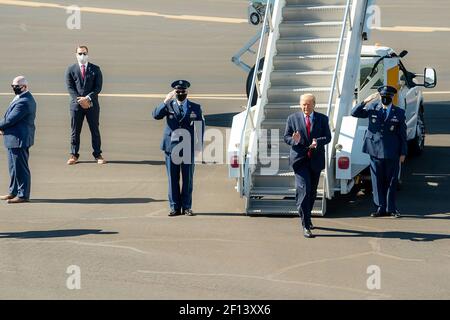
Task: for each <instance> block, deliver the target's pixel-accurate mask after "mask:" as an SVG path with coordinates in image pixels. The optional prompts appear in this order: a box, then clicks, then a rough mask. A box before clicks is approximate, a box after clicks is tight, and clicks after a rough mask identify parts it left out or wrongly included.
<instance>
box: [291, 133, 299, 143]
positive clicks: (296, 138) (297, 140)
mask: <svg viewBox="0 0 450 320" xmlns="http://www.w3.org/2000/svg"><path fill="white" fill-rule="evenodd" d="M292 139H294V142H295V144H299V143H300V140H301V136H300V132H298V131H295V132H294V134H293V135H292Z"/></svg>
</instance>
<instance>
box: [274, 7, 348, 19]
mask: <svg viewBox="0 0 450 320" xmlns="http://www.w3.org/2000/svg"><path fill="white" fill-rule="evenodd" d="M345 7H346V6H345V5H320V4H319V5H305V4H287V5H286V6H285V7H284V8H283V13H282V14H283V21H290V20H291V21H292V20H293V21H301V20H303V21H310V20H319V19H320V20H324V21H336V20H341V21H342V20H343V18H344V12H345Z"/></svg>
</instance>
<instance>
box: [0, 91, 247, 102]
mask: <svg viewBox="0 0 450 320" xmlns="http://www.w3.org/2000/svg"><path fill="white" fill-rule="evenodd" d="M32 94H33V96H35V97H68V96H69V94H68V93H45V92H32ZM166 95H167V94H166V93H164V94H162V93H156V94H145V93H101V94H100V97H109V98H140V99H164V98H165V97H166ZM0 96H11V99H12V98H13V97H14V94H13V93H10V92H1V93H0ZM189 98H192V99H204V100H247V96H246V95H244V94H231V93H218V94H190V95H189Z"/></svg>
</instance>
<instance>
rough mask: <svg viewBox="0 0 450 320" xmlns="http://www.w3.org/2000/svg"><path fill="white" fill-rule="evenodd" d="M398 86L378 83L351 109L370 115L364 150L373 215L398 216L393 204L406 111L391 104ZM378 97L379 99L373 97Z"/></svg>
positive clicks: (404, 142)
mask: <svg viewBox="0 0 450 320" xmlns="http://www.w3.org/2000/svg"><path fill="white" fill-rule="evenodd" d="M396 93H397V90H396V89H395V88H394V87H391V86H381V87H379V88H378V93H375V94H372V95H370V96H369V97H368V98H366V99H365V100H364V101H363V102H361V103H360V104H359V105H357V106H355V107H354V108H353V110H352V116H354V117H357V118H369V125H368V128H367V131H366V133H365V136H364V144H363V152H364V153H367V154H369V155H370V174H371V179H372V189H373V202H374V203H375V206H376V207H377V210H376V212H374V213H372V214H371V216H372V217H380V216H383V215H390V216H393V217H395V218H398V217H400V213H399V212H398V210H397V207H396V204H395V193H396V190H397V183H398V174H399V169H400V163H403V162H404V161H405V157H406V152H407V140H406V121H405V111H404V110H403V109H401V108H398V107H396V106H395V105H393V104H392V98H393V97H394V96H395V94H396ZM379 97H381V101H376V100H377V99H378V98H379Z"/></svg>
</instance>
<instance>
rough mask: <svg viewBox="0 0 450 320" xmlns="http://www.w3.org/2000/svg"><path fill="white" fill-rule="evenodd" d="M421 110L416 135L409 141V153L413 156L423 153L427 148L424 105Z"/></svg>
mask: <svg viewBox="0 0 450 320" xmlns="http://www.w3.org/2000/svg"><path fill="white" fill-rule="evenodd" d="M420 110H421V111H419V117H418V119H417V124H416V137H415V138H414V139H413V140H412V141H411V142H410V143H409V154H410V155H413V156H418V155H420V154H422V152H423V149H424V148H425V121H424V115H423V111H422V110H423V107H422V106H420Z"/></svg>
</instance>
